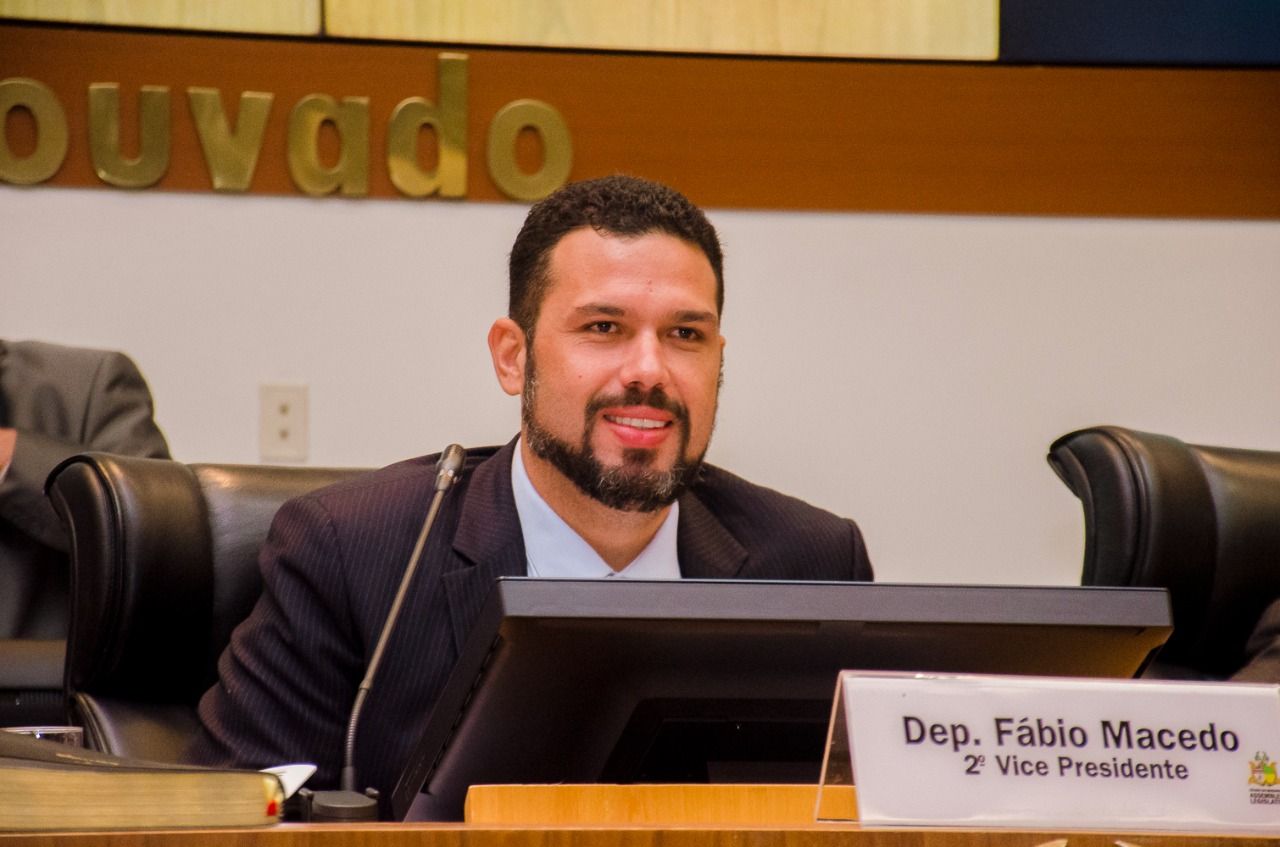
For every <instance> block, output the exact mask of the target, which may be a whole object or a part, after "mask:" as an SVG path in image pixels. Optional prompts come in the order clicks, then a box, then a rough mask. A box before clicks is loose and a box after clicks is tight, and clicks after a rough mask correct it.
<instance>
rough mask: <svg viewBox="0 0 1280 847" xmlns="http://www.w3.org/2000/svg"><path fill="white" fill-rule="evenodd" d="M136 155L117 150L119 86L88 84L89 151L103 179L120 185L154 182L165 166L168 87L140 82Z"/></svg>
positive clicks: (108, 83)
mask: <svg viewBox="0 0 1280 847" xmlns="http://www.w3.org/2000/svg"><path fill="white" fill-rule="evenodd" d="M138 117H139V120H140V128H139V131H138V138H139V141H138V156H137V158H134V159H127V158H125V156H124V153H123V152H121V150H120V86H119V85H117V84H116V83H114V82H95V83H93V84H92V85H90V86H89V155H90V156H91V157H92V158H93V169H94V170H95V171H97V172H98V178H99V179H101V180H102V181H103V182H109V183H111V184H112V185H118V186H120V187H121V188H146V187H147V186H149V185H155V184H156V183H157V182H159V181H160V177H162V176H164V172H165V171H167V170H168V169H169V89H168V88H166V87H165V86H160V85H144V86H142V91H141V93H140V94H139V95H138Z"/></svg>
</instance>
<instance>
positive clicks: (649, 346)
mask: <svg viewBox="0 0 1280 847" xmlns="http://www.w3.org/2000/svg"><path fill="white" fill-rule="evenodd" d="M619 376H620V377H621V379H622V384H623V385H638V386H641V387H643V388H654V387H656V386H662V385H666V383H667V358H666V351H665V349H664V348H663V346H662V340H661V339H660V338H658V337H657V336H655V335H650V334H647V333H646V334H643V335H638V336H636V337H635V339H633V340H632V343H631V344H628V345H627V351H626V358H625V359H624V361H623V363H622V370H621V373H620V374H619Z"/></svg>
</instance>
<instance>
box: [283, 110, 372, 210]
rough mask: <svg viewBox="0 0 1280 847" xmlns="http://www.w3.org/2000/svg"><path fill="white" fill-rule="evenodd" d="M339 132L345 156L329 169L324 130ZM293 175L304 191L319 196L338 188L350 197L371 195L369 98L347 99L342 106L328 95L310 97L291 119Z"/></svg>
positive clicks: (295, 181)
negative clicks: (323, 151)
mask: <svg viewBox="0 0 1280 847" xmlns="http://www.w3.org/2000/svg"><path fill="white" fill-rule="evenodd" d="M326 121H328V122H329V123H332V124H333V125H334V127H335V128H336V129H337V130H338V138H339V143H340V144H341V149H342V153H341V154H340V155H339V156H338V163H337V164H336V165H334V166H333V167H332V168H326V167H325V166H324V165H323V164H321V162H320V148H319V135H320V127H321V125H323V124H324V123H325V122H326ZM289 174H290V175H291V176H292V177H293V182H294V184H295V185H297V186H298V187H299V188H301V189H302V190H303V191H305V192H307V193H308V194H310V195H312V196H316V197H319V196H321V195H324V194H329V193H331V192H333V191H334V190H335V189H337V190H341V192H342V193H343V194H346V195H348V196H360V195H364V194H368V193H369V98H368V97H344V98H342V103H341V105H339V103H338V101H336V100H334V99H333V98H332V97H330V96H329V95H327V94H310V95H308V96H306V97H303V98H302V99H301V100H299V101H298V104H297V105H296V106H294V107H293V114H291V115H290V116H289Z"/></svg>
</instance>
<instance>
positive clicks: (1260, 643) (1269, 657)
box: [1231, 600, 1280, 683]
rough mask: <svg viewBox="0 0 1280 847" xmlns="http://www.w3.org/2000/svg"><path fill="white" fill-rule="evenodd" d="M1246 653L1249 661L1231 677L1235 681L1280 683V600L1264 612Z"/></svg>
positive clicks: (1246, 648)
mask: <svg viewBox="0 0 1280 847" xmlns="http://www.w3.org/2000/svg"><path fill="white" fill-rule="evenodd" d="M1245 655H1246V656H1248V657H1249V661H1247V662H1246V663H1245V666H1244V667H1243V668H1241V669H1240V670H1238V671H1236V673H1235V674H1234V675H1233V676H1232V677H1231V679H1232V680H1233V681H1235V682H1274V683H1280V600H1276V601H1275V602H1273V603H1272V604H1271V605H1270V606H1268V607H1267V609H1266V611H1264V612H1263V613H1262V618H1261V619H1259V621H1258V625H1257V626H1255V627H1254V629H1253V635H1251V636H1249V643H1248V645H1247V646H1246V647H1245Z"/></svg>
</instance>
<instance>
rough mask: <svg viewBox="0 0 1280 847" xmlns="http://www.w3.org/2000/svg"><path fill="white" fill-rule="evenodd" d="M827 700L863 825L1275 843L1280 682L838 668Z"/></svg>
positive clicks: (1279, 819)
mask: <svg viewBox="0 0 1280 847" xmlns="http://www.w3.org/2000/svg"><path fill="white" fill-rule="evenodd" d="M836 698H837V706H838V708H837V709H836V713H838V712H839V711H840V709H839V706H843V711H844V717H845V721H846V728H847V731H848V741H849V749H850V751H851V754H852V762H851V764H852V768H853V778H854V782H855V783H856V785H857V800H858V818H859V820H860V821H861V822H862V823H863V824H870V825H891V824H903V825H920V824H939V825H944V824H945V825H965V826H975V825H977V826H995V827H999V826H1027V825H1032V826H1053V827H1068V828H1080V829H1090V828H1114V827H1116V826H1123V827H1127V828H1134V829H1154V830H1187V829H1201V830H1210V831H1217V830H1248V831H1256V830H1267V831H1270V832H1273V833H1280V779H1278V778H1277V768H1278V764H1277V760H1280V686H1275V685H1237V684H1226V683H1200V682H1155V681H1109V680H1081V679H1057V678H1052V679H1051V678H1043V677H1014V676H1002V677H990V676H943V675H904V674H881V673H859V672H845V673H843V674H841V675H840V682H839V685H838V688H837V691H836ZM836 721H838V718H834V717H833V728H834V727H835V724H836Z"/></svg>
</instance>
